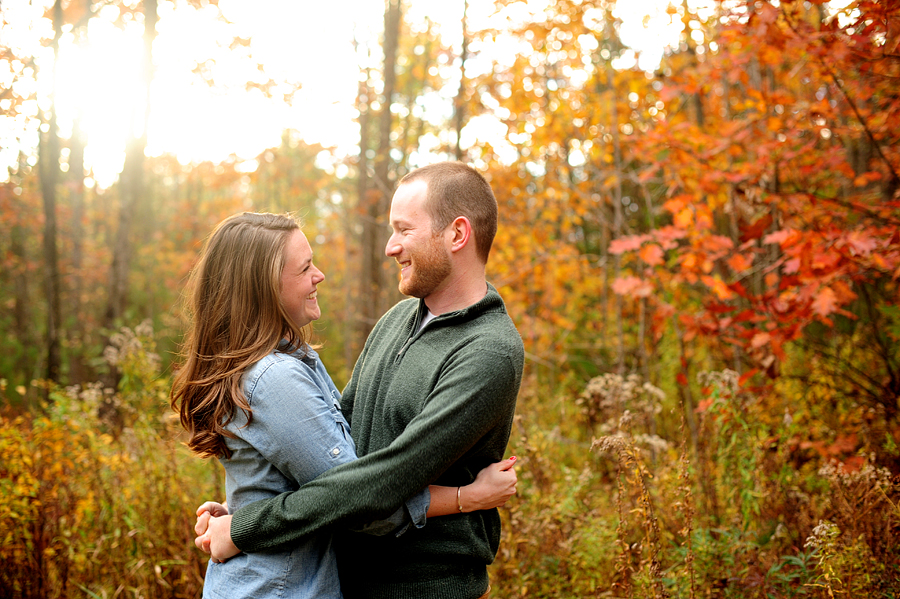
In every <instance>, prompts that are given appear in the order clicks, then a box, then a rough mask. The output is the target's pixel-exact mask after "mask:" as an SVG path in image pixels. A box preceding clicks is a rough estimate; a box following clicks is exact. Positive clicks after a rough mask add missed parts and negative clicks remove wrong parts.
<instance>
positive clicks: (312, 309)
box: [281, 229, 325, 327]
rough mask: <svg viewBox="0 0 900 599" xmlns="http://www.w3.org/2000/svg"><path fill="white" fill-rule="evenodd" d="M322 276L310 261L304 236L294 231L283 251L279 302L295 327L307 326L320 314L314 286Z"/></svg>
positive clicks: (310, 251)
mask: <svg viewBox="0 0 900 599" xmlns="http://www.w3.org/2000/svg"><path fill="white" fill-rule="evenodd" d="M324 280H325V275H323V274H322V271H320V270H319V269H318V268H316V267H315V265H314V264H313V261H312V248H310V247H309V242H308V241H307V240H306V236H305V235H304V234H303V233H302V232H301V231H300V230H299V229H297V230H295V231H293V232H292V233H291V235H290V237H288V241H287V244H286V245H285V248H284V269H283V270H282V271H281V303H282V304H283V305H284V309H285V311H287V313H288V314H289V315H290V317H291V319H293V321H294V324H296V325H297V326H298V327H302V326H305V325H308V324H309V323H311V322H312V321H314V320H318V318H319V317H320V316H321V315H322V311H321V310H320V309H319V302H318V300H317V299H316V286H317V285H318V284H319V283H321V282H322V281H324Z"/></svg>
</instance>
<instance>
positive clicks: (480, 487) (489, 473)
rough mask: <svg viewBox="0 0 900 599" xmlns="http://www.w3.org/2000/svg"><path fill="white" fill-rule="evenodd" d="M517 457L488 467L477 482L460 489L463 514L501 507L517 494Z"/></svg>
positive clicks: (476, 478)
mask: <svg viewBox="0 0 900 599" xmlns="http://www.w3.org/2000/svg"><path fill="white" fill-rule="evenodd" d="M515 465H516V456H512V457H511V458H509V459H506V460H503V461H502V462H497V463H495V464H491V465H489V466H488V467H486V468H485V469H484V470H482V471H481V472H479V473H478V476H476V477H475V482H473V483H472V484H470V485H466V486H465V487H460V489H459V494H458V496H457V497H458V500H459V507H460V508H461V509H462V511H463V512H474V511H477V510H488V509H491V508H495V507H500V506H501V505H503V504H505V503H506V502H507V500H508V499H509V498H510V497H512V496H513V495H515V494H516V483H517V482H518V478H517V477H516V471H515V470H513V467H514V466H515Z"/></svg>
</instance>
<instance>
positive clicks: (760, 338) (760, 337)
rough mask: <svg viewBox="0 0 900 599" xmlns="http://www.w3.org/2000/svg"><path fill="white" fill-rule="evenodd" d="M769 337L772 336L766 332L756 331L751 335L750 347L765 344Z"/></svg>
mask: <svg viewBox="0 0 900 599" xmlns="http://www.w3.org/2000/svg"><path fill="white" fill-rule="evenodd" d="M771 339H772V336H771V335H770V334H768V333H757V334H755V335H753V339H751V340H750V347H762V346H763V345H767V344H768V343H769V341H770V340H771Z"/></svg>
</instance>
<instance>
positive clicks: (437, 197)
mask: <svg viewBox="0 0 900 599" xmlns="http://www.w3.org/2000/svg"><path fill="white" fill-rule="evenodd" d="M390 219H391V228H392V230H393V234H392V235H391V237H390V239H389V240H388V243H387V247H386V248H385V253H386V254H387V255H388V256H390V257H393V258H394V259H395V260H396V261H397V263H398V264H399V266H400V269H401V270H400V274H401V279H400V291H401V292H403V293H404V294H406V295H410V296H412V297H413V298H419V299H418V300H415V299H409V300H405V301H402V302H400V303H399V304H397V305H396V306H394V308H392V309H391V310H390V311H388V313H387V314H385V315H384V316H383V317H382V318H381V320H379V322H378V324H377V325H376V326H375V328H374V329H373V331H372V333H371V335H370V336H369V339H368V340H367V341H366V345H365V347H364V348H363V351H362V354H361V355H360V357H359V360H358V361H357V363H356V367H355V368H354V370H353V375H352V377H351V379H350V382H349V384H348V385H347V388H346V389H345V390H344V394H343V399H342V408H341V409H342V410H343V411H344V414H345V416H346V418H347V420H348V422H350V428H351V432H352V435H353V439H354V441H355V442H356V447H357V453H358V454H359V456H360V459H359V460H357V461H354V462H350V463H347V464H342V465H340V466H337V467H335V468H333V469H331V470H329V471H328V472H326V473H325V474H323V475H321V476H320V477H319V478H317V479H315V480H314V481H313V482H311V483H308V484H306V485H304V486H303V487H301V488H300V489H299V490H298V491H296V492H294V493H285V494H283V495H280V496H278V497H274V498H271V499H267V500H263V501H259V502H257V503H254V504H251V505H249V506H246V507H244V508H242V509H241V510H238V511H237V512H236V513H235V514H234V515H233V516H232V517H227V516H226V517H223V518H213V519H211V520H210V525H209V531H208V533H207V535H208V537H201V539H202V540H201V539H198V545H203V544H204V543H205V542H207V540H208V541H209V542H210V543H211V549H212V554H213V557H214V558H219V559H224V558H227V557H230V555H233V554H234V553H236V552H237V551H239V550H243V551H247V552H254V551H260V550H264V549H269V548H273V547H279V546H282V545H284V544H288V543H291V542H292V541H294V540H296V539H298V538H300V537H302V536H304V535H307V534H309V533H311V532H313V531H319V530H323V529H326V528H328V529H331V528H335V529H341V530H346V529H347V528H349V527H351V526H354V525H359V524H361V523H362V522H365V521H368V520H372V519H375V518H378V517H384V516H385V515H387V514H390V513H391V512H393V511H394V510H395V509H396V508H397V507H398V506H400V505H401V504H402V503H403V502H404V500H405V499H407V498H408V497H410V496H412V495H414V494H415V493H417V492H418V491H419V490H421V489H423V488H424V487H425V486H426V485H428V484H440V485H447V486H460V485H465V484H467V483H469V482H471V481H472V480H473V479H474V477H475V475H476V474H477V473H478V471H479V470H480V469H481V468H483V467H485V466H486V465H488V464H490V463H493V462H497V461H499V460H501V459H502V457H503V453H504V451H505V448H506V444H507V441H508V439H509V433H510V428H511V425H512V418H513V412H514V410H515V402H516V395H517V394H518V390H519V383H520V381H521V377H522V365H523V361H524V350H523V346H522V340H521V338H520V337H519V335H518V333H517V332H516V330H515V327H514V326H513V323H512V321H511V320H510V318H509V316H508V315H507V313H506V309H505V307H504V305H503V301H502V299H501V298H500V296H499V294H498V293H497V290H496V289H494V287H493V286H491V285H489V284H488V283H487V281H486V278H485V266H486V264H487V259H488V255H489V252H490V248H491V244H492V242H493V239H494V235H495V233H496V230H497V202H496V200H495V198H494V195H493V193H492V191H491V188H490V185H489V184H488V183H487V181H485V180H484V178H483V177H482V176H481V175H480V174H479V173H478V172H477V171H475V170H474V169H472V168H470V167H468V166H466V165H463V164H461V163H438V164H434V165H431V166H428V167H424V168H421V169H419V170H416V171H414V172H412V173H410V174H409V175H407V176H406V177H404V178H403V179H402V180H401V181H400V185H399V187H398V188H397V191H396V192H395V194H394V197H393V199H392V201H391V214H390ZM459 500H460V501H461V502H462V501H464V497H460V498H459ZM460 512H462V505H460ZM229 534H230V538H229ZM341 534H342V536H341V537H339V539H338V547H339V552H338V559H339V566H340V571H341V588H342V591H343V592H344V595H345V596H346V597H358V596H365V597H372V598H379V597H385V598H387V597H391V598H405V597H410V598H413V597H417V598H418V597H438V598H448V599H449V598H453V599H456V598H459V599H476V598H477V597H481V596H483V595H485V594H486V592H487V590H488V588H489V585H488V576H487V565H488V564H490V563H491V562H492V561H493V559H494V556H495V555H496V553H497V549H498V545H499V540H500V518H499V514H498V512H497V510H496V509H493V510H485V511H477V512H470V513H460V514H459V515H455V516H450V517H446V518H439V519H433V520H432V521H430V522H429V523H428V525H427V526H425V527H423V528H416V529H412V530H409V531H407V532H406V533H405V534H403V535H400V536H394V535H387V536H383V537H373V536H369V535H364V534H356V533H350V532H344V533H341ZM238 548H239V549H238Z"/></svg>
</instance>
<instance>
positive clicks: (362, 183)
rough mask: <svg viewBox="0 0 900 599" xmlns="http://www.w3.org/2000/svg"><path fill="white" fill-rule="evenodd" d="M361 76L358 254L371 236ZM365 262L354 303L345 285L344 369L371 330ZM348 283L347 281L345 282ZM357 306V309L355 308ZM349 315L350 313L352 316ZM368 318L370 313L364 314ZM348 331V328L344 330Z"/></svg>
mask: <svg viewBox="0 0 900 599" xmlns="http://www.w3.org/2000/svg"><path fill="white" fill-rule="evenodd" d="M362 75H363V76H362V77H361V78H360V82H359V91H358V93H357V96H356V108H357V110H358V111H359V161H358V163H357V169H358V173H357V179H356V193H357V206H358V209H357V213H358V216H359V218H360V222H361V225H362V226H361V229H362V247H361V253H363V254H365V253H366V251H367V249H368V248H369V247H370V246H371V243H372V242H371V240H370V239H369V237H370V236H371V235H372V227H370V226H369V225H368V223H367V219H368V216H369V212H370V210H369V207H368V201H369V199H370V198H369V156H368V152H369V143H370V142H369V111H370V110H371V105H372V90H371V88H370V87H369V77H370V75H371V74H370V72H369V69H368V68H366V69H365V71H364V72H363V73H362ZM346 233H347V243H346V246H345V247H346V258H345V264H347V266H348V268H349V267H350V265H351V264H356V260H354V259H353V246H352V244H351V243H350V240H351V239H354V238H355V236H356V235H355V234H354V231H353V227H352V226H351V225H350V223H349V222H348V223H346ZM367 267H369V265H368V264H367V261H366V259H365V258H363V260H362V263H361V268H362V271H361V272H360V275H361V276H360V277H359V279H358V282H359V294H358V295H359V300H358V302H356V303H354V302H353V298H352V293H351V291H350V285H349V284H348V285H346V290H347V297H346V302H345V306H346V310H347V318H345V319H344V322H345V323H346V325H347V326H348V328H349V327H352V328H353V329H354V331H355V334H354V335H349V334H348V335H347V336H346V338H347V339H352V340H353V341H352V343H346V344H345V345H344V348H345V353H344V361H345V362H346V364H347V368H348V369H351V370H352V368H353V364H354V361H355V360H356V357H357V356H358V355H359V352H360V351H362V347H363V344H364V343H365V342H366V337H368V336H369V332H371V330H372V326H373V324H372V323H371V322H370V321H369V320H368V318H367V316H368V315H367V314H366V313H364V310H366V304H368V302H367V301H366V299H365V298H367V297H368V296H369V293H370V285H371V282H370V281H368V280H367V279H366V277H365V276H364V273H367V272H368V271H369V268H367ZM348 283H349V281H348ZM356 307H358V310H357V309H355V308H356ZM351 315H354V316H353V317H352V318H351V317H350V316H351ZM368 317H370V316H368ZM348 333H349V331H348Z"/></svg>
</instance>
